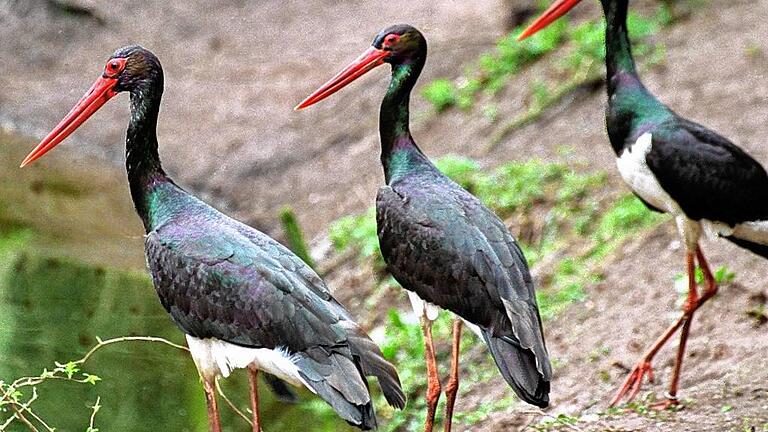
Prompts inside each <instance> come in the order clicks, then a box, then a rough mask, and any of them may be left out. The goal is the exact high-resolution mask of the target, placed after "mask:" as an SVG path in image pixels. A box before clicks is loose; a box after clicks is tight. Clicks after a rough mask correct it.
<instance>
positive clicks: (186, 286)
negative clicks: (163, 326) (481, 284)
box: [24, 46, 405, 431]
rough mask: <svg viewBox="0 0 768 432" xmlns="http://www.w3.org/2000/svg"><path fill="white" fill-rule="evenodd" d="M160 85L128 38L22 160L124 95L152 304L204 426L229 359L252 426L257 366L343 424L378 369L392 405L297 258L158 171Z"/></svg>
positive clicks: (359, 342)
mask: <svg viewBox="0 0 768 432" xmlns="http://www.w3.org/2000/svg"><path fill="white" fill-rule="evenodd" d="M162 90H163V72H162V68H161V67H160V62H159V61H158V60H157V57H155V56H154V54H152V53H151V52H149V51H147V50H145V49H143V48H141V47H139V46H131V47H126V48H122V49H120V50H118V51H117V52H116V53H115V54H114V55H113V56H112V57H111V58H110V59H109V61H108V62H107V66H106V68H105V71H104V74H103V75H102V77H100V78H99V79H98V80H97V82H96V83H95V84H94V86H93V87H92V89H91V90H90V91H89V93H87V94H86V96H84V97H83V99H82V100H81V101H80V102H79V103H78V105H77V106H76V107H75V108H74V109H73V111H72V112H70V114H69V115H68V116H67V117H66V118H65V119H64V120H63V121H62V123H61V124H60V125H59V126H57V128H56V129H54V131H53V132H51V134H49V136H48V137H46V139H44V140H43V142H42V143H41V144H40V145H39V146H38V147H37V148H36V149H35V150H34V151H33V152H32V153H30V156H28V157H27V159H25V161H24V164H27V163H29V162H31V161H33V160H34V159H36V158H38V157H40V156H42V154H44V153H45V152H47V151H48V150H50V149H51V148H53V146H55V145H56V144H58V143H59V142H61V141H62V140H63V139H64V138H66V136H67V135H69V134H70V133H71V132H72V131H74V129H75V128H76V127H77V126H78V125H80V124H81V123H82V122H83V121H85V119H87V117H88V116H90V115H91V114H92V113H93V112H95V111H96V109H98V107H100V106H101V105H103V104H104V103H105V102H106V101H107V100H108V99H109V98H111V97H113V96H114V95H115V94H117V92H120V91H128V92H130V96H131V120H130V124H129V126H128V132H127V137H126V168H127V171H128V180H129V184H130V188H131V195H132V197H133V201H134V204H135V207H136V211H137V213H138V214H139V216H140V217H141V219H142V222H143V223H144V227H145V229H146V233H147V235H146V241H145V246H146V257H147V265H148V267H149V270H150V272H151V273H152V278H153V281H154V285H155V288H156V290H157V293H158V295H159V297H160V301H161V302H162V304H163V306H164V307H165V309H166V310H167V311H168V312H169V314H170V315H171V317H172V318H173V321H174V322H175V323H176V324H177V325H178V326H179V328H180V329H181V330H182V331H183V332H184V333H186V334H187V339H188V341H189V342H190V350H191V351H192V356H193V358H194V359H195V364H196V365H197V366H198V370H199V372H200V374H201V377H202V378H203V381H204V385H205V390H206V397H207V400H208V405H209V420H210V426H211V430H214V431H219V430H220V426H219V419H218V410H217V407H216V397H215V392H214V390H213V389H214V381H215V379H216V377H217V376H219V375H224V376H226V375H227V374H228V373H229V371H230V370H231V369H233V368H236V367H249V370H250V372H251V373H252V375H251V377H250V378H251V389H252V403H253V412H254V430H259V425H258V393H257V389H256V387H255V385H254V384H255V374H256V371H257V370H258V369H264V370H265V372H268V373H273V374H278V375H279V376H280V377H281V378H285V379H287V380H289V381H291V382H293V383H294V384H304V385H306V386H307V387H309V388H310V390H312V391H313V392H315V393H317V394H318V395H319V396H320V397H321V398H323V399H324V400H325V401H326V402H328V403H329V404H330V405H331V406H332V407H333V408H334V410H335V411H336V412H337V413H338V414H339V415H340V416H341V417H342V418H343V419H344V420H346V421H347V422H349V423H350V424H352V425H355V426H357V427H359V428H361V429H364V430H368V429H373V428H376V417H375V414H374V410H373V402H372V400H371V397H370V393H369V391H368V385H367V382H366V379H365V377H366V376H375V377H376V378H378V380H379V383H380V385H381V387H382V390H383V392H384V395H385V397H386V399H387V401H388V402H389V403H390V404H391V405H393V406H395V407H397V408H402V407H403V406H404V405H405V396H404V394H403V392H402V390H401V388H400V381H399V378H398V376H397V372H396V371H395V368H394V367H393V366H392V365H391V364H390V363H389V362H387V361H386V360H385V359H384V358H383V356H382V354H381V351H380V350H379V348H378V347H377V346H376V345H375V344H374V343H373V342H372V341H371V340H370V339H369V338H368V336H367V335H366V334H365V332H363V331H362V330H361V329H360V328H359V327H358V326H357V324H355V322H354V321H353V320H352V319H351V317H350V315H349V313H348V312H347V311H346V310H344V308H343V307H342V306H341V305H340V304H339V303H338V302H337V301H336V300H335V299H334V298H333V297H332V296H331V294H330V292H329V291H328V289H327V287H326V286H325V284H324V283H323V281H322V280H321V279H320V278H319V277H318V276H317V274H316V273H315V272H314V271H313V270H312V269H311V268H309V267H308V266H307V265H306V264H304V262H302V261H301V259H299V258H298V257H297V256H296V255H294V254H293V253H292V252H290V251H289V250H288V249H287V248H285V247H283V246H282V245H281V244H279V243H278V242H276V241H275V240H273V239H271V238H270V237H268V236H266V235H265V234H263V233H261V232H259V231H257V230H255V229H253V228H251V227H248V226H246V225H244V224H242V223H240V222H238V221H236V220H234V219H231V218H229V217H227V216H226V215H224V214H222V213H220V212H219V211H217V210H215V209H214V208H212V207H210V206H209V205H207V204H205V203H203V202H202V201H200V200H199V199H197V198H195V197H194V196H192V195H190V194H189V193H187V192H186V191H184V190H183V189H181V188H180V187H178V186H177V185H176V184H175V183H174V182H173V181H172V180H171V179H170V178H168V176H167V175H166V174H165V172H164V171H163V169H162V167H161V164H160V159H159V157H158V153H157V136H156V133H155V130H156V123H157V115H158V112H159V105H160V98H161V95H162ZM83 112H85V113H86V114H83Z"/></svg>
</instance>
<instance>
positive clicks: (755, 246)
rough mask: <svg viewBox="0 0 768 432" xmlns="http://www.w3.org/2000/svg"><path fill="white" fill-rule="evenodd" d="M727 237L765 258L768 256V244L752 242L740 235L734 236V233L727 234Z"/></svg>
mask: <svg viewBox="0 0 768 432" xmlns="http://www.w3.org/2000/svg"><path fill="white" fill-rule="evenodd" d="M725 238H726V239H728V240H730V241H731V242H732V243H734V244H735V245H737V246H741V247H743V248H744V249H747V250H749V251H752V252H754V253H755V254H757V255H760V256H761V257H763V258H768V245H764V244H760V243H755V242H751V241H749V240H744V239H741V238H738V237H734V236H732V235H730V236H727V237H725Z"/></svg>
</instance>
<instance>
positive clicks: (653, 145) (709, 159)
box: [520, 0, 768, 407]
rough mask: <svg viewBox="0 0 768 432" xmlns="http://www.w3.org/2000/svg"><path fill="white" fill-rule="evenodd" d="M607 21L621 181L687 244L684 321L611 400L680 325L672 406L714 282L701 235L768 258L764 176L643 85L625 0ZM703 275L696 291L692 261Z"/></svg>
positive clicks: (639, 374)
mask: <svg viewBox="0 0 768 432" xmlns="http://www.w3.org/2000/svg"><path fill="white" fill-rule="evenodd" d="M578 2H579V0H557V1H555V2H554V3H553V4H552V6H551V7H550V8H549V9H548V10H547V11H545V12H544V13H543V14H542V15H541V17H540V18H539V19H537V20H536V21H535V22H534V23H533V24H531V26H530V27H529V28H527V29H526V30H525V31H524V32H523V33H522V35H521V36H520V38H525V37H527V36H529V35H531V34H533V33H535V32H536V31H538V30H540V29H542V28H544V27H546V26H547V25H548V24H549V23H551V22H552V21H554V20H556V19H557V18H558V17H560V16H561V15H563V14H565V13H566V12H568V10H570V9H571V8H572V7H574V6H575V5H576V4H577V3H578ZM601 3H602V6H603V11H604V13H605V17H606V21H607V26H606V68H607V83H608V108H607V110H606V125H607V129H608V137H609V138H610V142H611V146H612V147H613V150H614V151H615V152H616V156H617V165H618V169H619V172H620V174H621V176H622V178H623V179H624V180H625V181H626V182H627V184H628V185H629V187H630V188H631V189H632V191H633V192H634V193H635V194H636V195H637V196H638V197H639V198H640V199H641V200H642V201H643V202H644V203H645V204H646V205H647V206H648V207H649V208H651V209H652V210H656V211H661V212H666V213H669V214H671V215H672V216H673V217H674V218H675V222H676V224H677V227H678V230H679V232H680V236H681V237H682V239H683V242H684V244H685V247H686V266H687V272H688V281H689V282H688V283H689V289H688V298H687V300H686V302H685V305H684V307H683V314H682V316H681V318H680V319H679V320H678V321H677V322H676V323H674V324H673V325H672V326H671V327H670V328H669V329H668V330H667V331H666V332H664V334H663V335H662V336H661V337H660V338H659V339H658V340H657V341H656V343H654V344H653V345H652V347H651V348H650V349H649V350H648V351H647V352H646V353H645V354H644V355H643V357H642V358H641V359H640V361H639V362H638V363H637V364H636V366H635V367H634V368H633V369H632V371H631V372H630V374H629V376H628V377H627V379H626V381H625V382H624V384H623V385H622V387H621V389H620V390H619V392H618V393H617V394H616V396H615V397H614V398H613V400H612V402H611V405H614V404H616V403H618V401H619V400H621V399H622V398H623V397H624V396H628V398H629V399H630V400H631V399H632V398H634V397H635V395H636V394H637V393H638V391H639V390H640V384H641V382H642V379H643V377H644V376H645V375H646V374H647V375H649V376H652V368H651V360H652V359H653V357H654V356H655V355H656V353H657V352H658V350H659V349H661V347H662V346H663V345H664V344H665V343H666V342H667V341H668V340H669V338H670V337H671V336H672V335H673V334H674V333H675V332H676V331H677V330H678V329H681V338H680V345H679V347H678V353H677V358H676V365H675V369H674V371H673V375H672V380H671V385H670V390H669V392H668V393H667V400H666V401H665V402H663V403H661V404H660V405H659V406H660V407H668V406H670V405H674V404H677V385H678V380H679V372H680V369H681V365H682V360H683V358H684V354H685V345H686V340H687V338H688V333H689V331H690V326H691V322H692V320H693V315H694V312H695V311H696V310H697V309H698V308H699V307H701V305H703V304H704V302H706V301H707V300H708V299H710V298H712V297H713V296H714V295H715V294H716V293H717V284H716V283H715V280H714V277H713V275H712V273H711V271H710V269H709V265H708V264H707V261H706V259H705V258H704V253H703V252H702V250H701V248H700V247H699V238H700V237H701V234H702V232H708V233H711V234H715V235H720V236H722V237H725V238H726V239H728V240H730V241H732V242H733V243H735V244H737V245H739V246H741V247H744V248H746V249H749V250H751V251H752V252H754V253H756V254H758V255H761V256H763V257H768V174H766V171H765V169H764V168H763V166H762V165H760V163H758V162H757V161H756V160H754V159H753V158H752V157H751V156H749V155H748V154H747V153H746V152H744V151H743V150H742V149H740V148H739V147H737V146H736V145H735V144H733V143H732V142H731V141H729V140H728V139H727V138H724V137H723V136H721V135H719V134H717V133H715V132H713V131H711V130H709V129H707V128H705V127H704V126H701V125H700V124H698V123H694V122H692V121H690V120H686V119H685V118H682V117H681V116H679V115H677V114H676V113H675V112H674V111H672V110H671V109H670V108H669V107H667V106H666V105H664V104H662V103H661V102H659V101H658V99H656V97H654V96H653V95H652V94H651V93H650V92H649V91H648V90H647V89H646V88H645V86H644V85H643V84H642V82H641V81H640V78H639V77H638V75H637V70H636V68H635V62H634V59H633V58H632V52H631V47H630V42H629V36H628V34H627V24H626V20H627V8H628V0H601ZM696 261H698V263H699V266H700V267H701V268H702V271H703V273H704V279H705V289H704V291H703V292H702V293H699V292H698V289H697V284H696V277H695V274H694V272H695V262H696Z"/></svg>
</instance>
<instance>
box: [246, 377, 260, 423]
mask: <svg viewBox="0 0 768 432" xmlns="http://www.w3.org/2000/svg"><path fill="white" fill-rule="evenodd" d="M258 376H259V370H258V369H256V368H252V367H249V368H248V382H249V383H250V385H251V411H252V412H253V422H252V423H253V432H261V427H260V423H259V382H258V381H257V378H258Z"/></svg>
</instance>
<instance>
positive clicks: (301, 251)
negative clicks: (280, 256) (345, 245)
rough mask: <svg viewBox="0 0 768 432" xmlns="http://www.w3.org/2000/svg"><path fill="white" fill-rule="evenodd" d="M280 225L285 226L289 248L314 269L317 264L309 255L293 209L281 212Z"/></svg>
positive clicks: (287, 207)
mask: <svg viewBox="0 0 768 432" xmlns="http://www.w3.org/2000/svg"><path fill="white" fill-rule="evenodd" d="M280 223H281V224H282V225H283V233H284V234H285V238H286V241H287V242H288V248H289V249H290V250H292V251H293V253H295V254H296V255H297V256H298V257H299V258H301V259H302V261H304V262H305V263H307V265H308V266H310V267H313V268H314V267H315V262H314V261H313V260H312V257H311V256H310V255H309V248H308V247H307V242H306V241H305V240H304V233H303V232H302V231H301V227H300V226H299V221H298V219H296V214H295V213H294V212H293V209H292V208H291V207H289V206H286V207H283V208H282V209H281V210H280Z"/></svg>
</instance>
